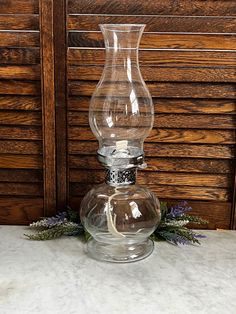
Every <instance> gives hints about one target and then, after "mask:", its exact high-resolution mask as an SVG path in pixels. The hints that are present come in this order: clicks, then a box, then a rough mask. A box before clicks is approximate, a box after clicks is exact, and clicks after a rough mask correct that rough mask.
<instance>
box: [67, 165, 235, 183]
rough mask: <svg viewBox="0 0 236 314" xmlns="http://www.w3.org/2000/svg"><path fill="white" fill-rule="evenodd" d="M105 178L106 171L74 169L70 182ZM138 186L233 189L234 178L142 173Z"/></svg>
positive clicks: (93, 180) (222, 175)
mask: <svg viewBox="0 0 236 314" xmlns="http://www.w3.org/2000/svg"><path fill="white" fill-rule="evenodd" d="M104 178H105V172H104V170H97V171H96V172H94V171H93V170H88V169H84V170H82V169H72V170H71V171H70V182H75V183H84V184H85V183H89V184H99V183H103V182H104ZM137 183H138V184H147V185H149V184H158V185H174V186H177V185H186V186H201V187H207V186H208V187H221V188H228V187H232V176H231V175H225V174H197V173H191V174H190V173H188V174H185V173H176V172H166V173H163V172H153V171H148V172H147V171H140V172H139V173H138V176H137Z"/></svg>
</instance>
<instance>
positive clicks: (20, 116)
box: [0, 111, 42, 125]
mask: <svg viewBox="0 0 236 314" xmlns="http://www.w3.org/2000/svg"><path fill="white" fill-rule="evenodd" d="M0 115H1V120H0V125H1V124H12V125H41V124H42V117H41V112H20V111H3V112H1V114H0Z"/></svg>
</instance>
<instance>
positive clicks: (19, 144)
mask: <svg viewBox="0 0 236 314" xmlns="http://www.w3.org/2000/svg"><path fill="white" fill-rule="evenodd" d="M0 154H32V155H39V154H42V142H41V141H29V140H10V141H8V140H0Z"/></svg>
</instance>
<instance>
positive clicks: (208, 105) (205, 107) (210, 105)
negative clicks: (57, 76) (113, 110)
mask: <svg viewBox="0 0 236 314" xmlns="http://www.w3.org/2000/svg"><path fill="white" fill-rule="evenodd" d="M0 99H1V98H0ZM90 99H91V98H90V97H86V96H84V97H83V96H81V97H69V99H68V109H69V110H71V111H88V110H89V103H90ZM0 103H1V100H0ZM101 103H102V99H101ZM153 105H154V110H155V112H156V113H172V114H173V113H191V114H236V101H234V100H225V99H222V100H221V99H216V100H214V99H200V100H199V99H160V98H158V99H157V98H153Z"/></svg>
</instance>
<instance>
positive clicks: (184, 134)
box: [68, 127, 236, 144]
mask: <svg viewBox="0 0 236 314" xmlns="http://www.w3.org/2000/svg"><path fill="white" fill-rule="evenodd" d="M68 138H69V139H70V140H83V141H90V140H95V137H94V135H93V133H92V131H91V130H90V128H86V127H71V128H69V130H68ZM235 140H236V139H235V131H234V130H197V129H194V130H188V129H152V130H151V132H150V134H149V136H148V137H147V139H146V142H157V143H189V144H190V143H193V144H194V143H195V144H196V143H198V144H234V143H235Z"/></svg>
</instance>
